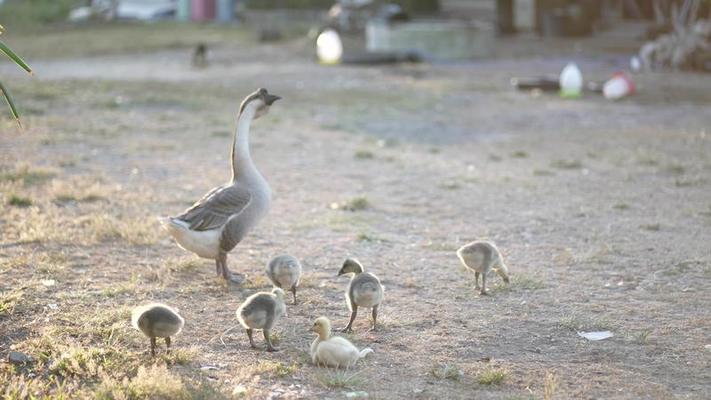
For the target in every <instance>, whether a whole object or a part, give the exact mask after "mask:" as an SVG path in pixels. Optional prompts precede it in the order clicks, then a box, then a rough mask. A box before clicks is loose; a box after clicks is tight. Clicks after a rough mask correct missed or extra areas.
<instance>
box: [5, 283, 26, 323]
mask: <svg viewBox="0 0 711 400" xmlns="http://www.w3.org/2000/svg"><path fill="white" fill-rule="evenodd" d="M22 294H23V291H22V290H21V289H14V290H10V291H7V292H0V317H4V316H8V315H11V314H12V313H13V312H14V311H15V307H16V306H17V303H19V302H20V300H21V299H22Z"/></svg>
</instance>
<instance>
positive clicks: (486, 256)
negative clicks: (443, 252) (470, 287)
mask: <svg viewBox="0 0 711 400" xmlns="http://www.w3.org/2000/svg"><path fill="white" fill-rule="evenodd" d="M457 257H459V260H461V262H462V264H464V266H465V267H466V268H467V269H469V270H473V271H474V279H475V281H476V287H475V288H476V289H478V290H480V292H479V293H480V294H482V295H485V294H487V293H486V274H488V273H489V272H490V271H491V270H492V269H493V270H495V271H496V273H497V274H499V276H501V278H502V279H503V280H504V282H506V283H509V269H508V267H507V266H506V264H505V263H504V258H503V257H502V256H501V252H500V251H499V249H498V248H496V245H495V244H494V243H492V242H488V241H485V240H475V241H473V242H471V243H469V244H466V245H464V246H462V247H461V248H460V249H459V250H457ZM479 275H481V287H479Z"/></svg>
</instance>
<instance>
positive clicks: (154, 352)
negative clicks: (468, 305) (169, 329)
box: [151, 337, 156, 357]
mask: <svg viewBox="0 0 711 400" xmlns="http://www.w3.org/2000/svg"><path fill="white" fill-rule="evenodd" d="M151 356H153V357H155V356H156V338H154V337H152V338H151Z"/></svg>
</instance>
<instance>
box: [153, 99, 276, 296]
mask: <svg viewBox="0 0 711 400" xmlns="http://www.w3.org/2000/svg"><path fill="white" fill-rule="evenodd" d="M279 99H280V97H279V96H275V95H273V94H270V93H268V92H267V90H266V89H258V90H257V91H256V92H254V93H252V94H250V95H249V96H247V97H246V98H245V99H244V101H243V102H242V104H241V105H240V109H239V114H238V116H237V129H236V131H235V134H234V137H233V139H232V153H231V159H232V180H231V181H230V182H229V183H226V184H224V185H221V186H218V187H216V188H214V189H212V190H210V191H209V192H208V193H207V194H206V195H205V196H203V198H202V199H200V200H198V201H197V202H196V203H195V204H194V205H193V206H192V207H190V208H188V209H187V210H185V212H183V213H182V214H181V215H178V216H177V217H168V218H162V219H161V222H162V223H163V226H164V227H166V229H167V230H168V232H169V233H170V235H171V236H172V237H173V238H174V239H175V241H176V242H178V245H179V246H180V247H182V248H183V249H185V250H188V251H191V252H193V253H195V254H197V255H198V256H199V257H202V258H209V259H212V260H215V265H216V271H217V274H218V275H221V276H222V277H223V278H224V279H225V280H227V281H232V282H234V283H240V282H242V280H243V279H244V278H243V276H242V275H241V274H233V273H232V272H230V270H229V268H228V267H227V253H229V252H230V251H231V250H232V249H234V248H235V246H236V245H237V244H238V243H239V242H240V241H242V239H243V238H244V237H245V235H246V234H247V233H248V232H249V231H250V230H251V229H252V228H254V226H255V225H257V223H258V222H259V220H261V219H262V217H263V216H264V215H265V214H266V213H267V211H268V210H269V205H270V203H271V189H270V188H269V184H268V183H267V181H266V180H265V179H264V177H263V176H262V174H260V173H259V171H258V170H257V167H255V165H254V163H253V162H252V157H251V155H250V153H249V128H250V125H251V123H252V121H253V120H255V119H257V118H259V117H261V116H262V115H264V114H266V113H267V111H269V107H270V106H271V105H272V104H273V103H274V102H275V101H277V100H279Z"/></svg>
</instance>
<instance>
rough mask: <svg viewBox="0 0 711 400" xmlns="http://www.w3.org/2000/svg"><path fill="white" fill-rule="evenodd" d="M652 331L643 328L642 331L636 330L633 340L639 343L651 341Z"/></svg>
mask: <svg viewBox="0 0 711 400" xmlns="http://www.w3.org/2000/svg"><path fill="white" fill-rule="evenodd" d="M651 333H652V331H651V330H649V329H643V330H641V331H638V332H636V333H635V334H634V335H633V337H632V340H633V341H634V342H635V343H637V344H647V343H649V335H650V334H651Z"/></svg>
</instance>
